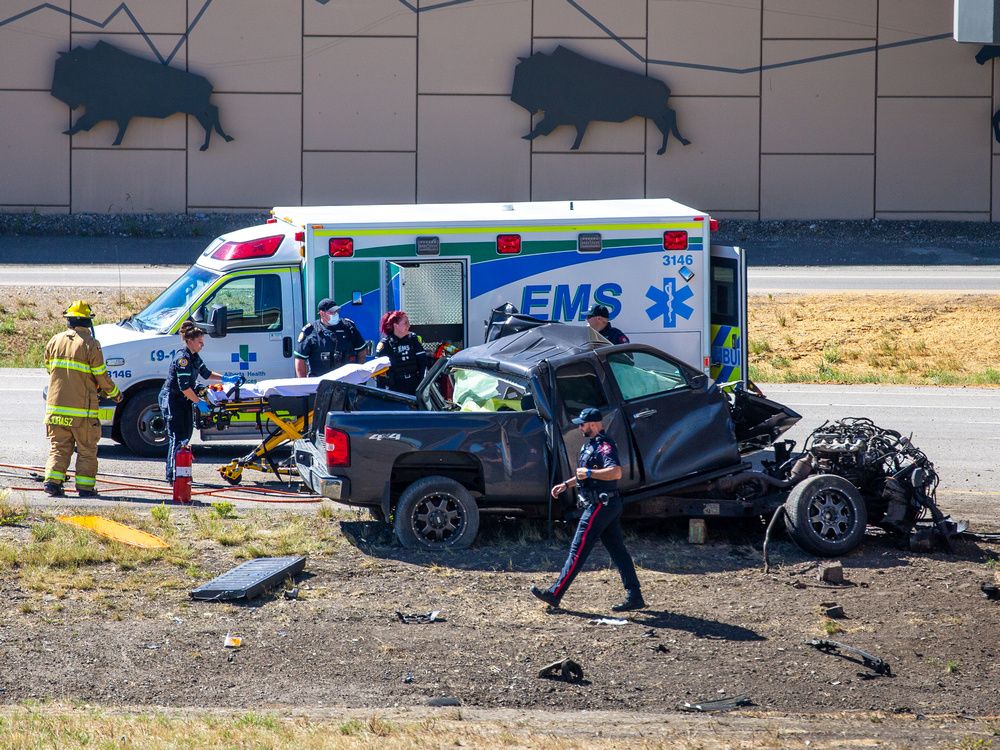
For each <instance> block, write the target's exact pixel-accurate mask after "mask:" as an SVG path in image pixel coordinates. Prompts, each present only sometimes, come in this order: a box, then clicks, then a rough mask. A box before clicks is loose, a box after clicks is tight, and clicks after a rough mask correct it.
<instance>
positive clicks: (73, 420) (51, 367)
mask: <svg viewBox="0 0 1000 750" xmlns="http://www.w3.org/2000/svg"><path fill="white" fill-rule="evenodd" d="M45 369H46V370H48V371H49V392H48V397H47V398H46V400H45V421H46V423H48V424H56V425H62V426H64V427H73V426H76V425H78V424H79V423H80V422H79V421H78V420H83V419H97V416H98V399H99V397H100V391H104V393H106V394H107V395H108V397H109V398H114V397H115V396H117V395H118V394H119V393H121V391H119V390H118V386H116V385H115V384H114V383H113V382H112V380H111V378H110V377H108V368H107V366H106V365H105V364H104V354H103V353H102V352H101V345H100V344H98V343H97V339H95V338H94V334H93V332H92V331H91V330H90V329H89V328H83V327H79V328H68V329H67V330H65V331H63V332H62V333H57V334H56V335H55V336H53V337H52V338H51V339H50V340H49V343H48V344H46V346H45Z"/></svg>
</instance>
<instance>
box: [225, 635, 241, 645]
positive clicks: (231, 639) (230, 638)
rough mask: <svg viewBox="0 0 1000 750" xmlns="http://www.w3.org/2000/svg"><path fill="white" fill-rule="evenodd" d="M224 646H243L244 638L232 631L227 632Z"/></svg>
mask: <svg viewBox="0 0 1000 750" xmlns="http://www.w3.org/2000/svg"><path fill="white" fill-rule="evenodd" d="M223 647H224V648H243V639H242V638H241V637H240V636H238V635H233V634H232V633H226V641H225V643H224V644H223Z"/></svg>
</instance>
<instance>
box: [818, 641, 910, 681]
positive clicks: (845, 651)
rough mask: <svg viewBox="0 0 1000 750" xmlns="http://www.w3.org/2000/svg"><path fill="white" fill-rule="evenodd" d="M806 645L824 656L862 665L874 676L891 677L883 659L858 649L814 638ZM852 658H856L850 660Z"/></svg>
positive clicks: (887, 664)
mask: <svg viewBox="0 0 1000 750" xmlns="http://www.w3.org/2000/svg"><path fill="white" fill-rule="evenodd" d="M806 645H807V646H812V647H813V648H815V649H816V650H818V651H822V652H823V653H824V654H832V655H834V656H839V657H841V658H844V659H847V660H848V661H853V662H856V663H858V664H862V665H864V666H865V667H867V668H868V669H870V670H872V671H873V672H874V673H875V674H879V675H884V676H885V677H892V676H893V675H892V669H891V668H890V667H889V663H888V662H887V661H885V659H882V658H880V657H878V656H875V655H874V654H870V653H868V652H867V651H862V650H861V649H860V648H855V647H854V646H848V645H846V644H843V643H839V642H837V641H829V640H826V639H825V638H814V639H813V640H811V641H807V642H806ZM852 656H853V657H857V658H854V659H852V658H851V657H852Z"/></svg>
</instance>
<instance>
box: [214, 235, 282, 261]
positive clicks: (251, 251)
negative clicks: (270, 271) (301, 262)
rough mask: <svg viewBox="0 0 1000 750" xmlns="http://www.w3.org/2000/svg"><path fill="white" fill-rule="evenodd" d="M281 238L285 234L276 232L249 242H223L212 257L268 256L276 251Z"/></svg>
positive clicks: (245, 257)
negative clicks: (271, 235) (273, 234)
mask: <svg viewBox="0 0 1000 750" xmlns="http://www.w3.org/2000/svg"><path fill="white" fill-rule="evenodd" d="M283 239H285V235H283V234H276V235H275V236H274V237H264V238H263V239H259V240H250V241H249V242H224V243H223V244H221V245H219V247H218V249H216V251H215V252H214V253H212V257H213V258H215V259H216V260H246V259H248V258H269V257H270V256H272V255H274V254H275V253H276V252H278V247H279V246H280V245H281V241H282V240H283Z"/></svg>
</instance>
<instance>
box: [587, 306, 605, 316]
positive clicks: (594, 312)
mask: <svg viewBox="0 0 1000 750" xmlns="http://www.w3.org/2000/svg"><path fill="white" fill-rule="evenodd" d="M587 317H588V318H610V317H611V313H610V312H609V311H608V308H606V307H605V306H604V305H594V306H593V307H592V308H590V312H589V313H587Z"/></svg>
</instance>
